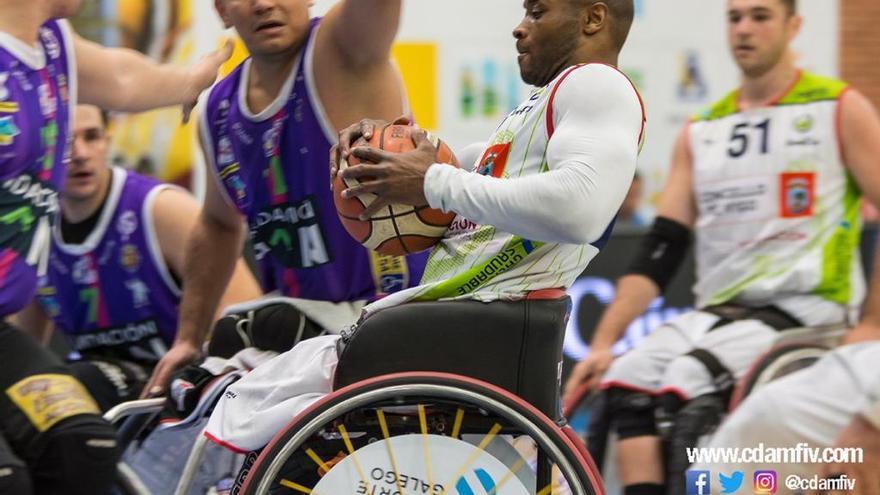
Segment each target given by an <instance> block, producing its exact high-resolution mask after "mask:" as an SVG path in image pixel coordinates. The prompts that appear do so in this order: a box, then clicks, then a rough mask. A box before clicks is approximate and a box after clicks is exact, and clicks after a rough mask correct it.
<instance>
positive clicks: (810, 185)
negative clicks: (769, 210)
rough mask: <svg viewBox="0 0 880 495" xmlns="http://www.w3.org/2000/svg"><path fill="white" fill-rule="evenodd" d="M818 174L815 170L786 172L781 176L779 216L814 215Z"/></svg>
mask: <svg viewBox="0 0 880 495" xmlns="http://www.w3.org/2000/svg"><path fill="white" fill-rule="evenodd" d="M815 186H816V174H815V173H813V172H786V173H783V174H781V175H780V176H779V216H781V217H782V218H798V217H809V216H812V215H813V200H814V197H815V194H816V187H815Z"/></svg>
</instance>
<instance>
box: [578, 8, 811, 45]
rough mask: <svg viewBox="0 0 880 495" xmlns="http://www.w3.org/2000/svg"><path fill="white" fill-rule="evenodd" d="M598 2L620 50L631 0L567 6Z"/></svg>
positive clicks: (629, 20)
mask: <svg viewBox="0 0 880 495" xmlns="http://www.w3.org/2000/svg"><path fill="white" fill-rule="evenodd" d="M792 1H794V0H792ZM598 2H602V3H604V4H605V5H606V6H608V13H609V14H610V17H611V18H612V25H611V29H612V31H613V32H612V36H613V38H614V44H615V46H616V47H617V49H618V50H620V49H622V48H623V45H624V43H626V38H627V36H629V29H630V27H632V22H633V17H634V16H635V8H634V7H633V0H569V4H570V5H571V6H572V7H575V8H578V9H582V8H584V7H589V6H591V5H593V4H595V3H598Z"/></svg>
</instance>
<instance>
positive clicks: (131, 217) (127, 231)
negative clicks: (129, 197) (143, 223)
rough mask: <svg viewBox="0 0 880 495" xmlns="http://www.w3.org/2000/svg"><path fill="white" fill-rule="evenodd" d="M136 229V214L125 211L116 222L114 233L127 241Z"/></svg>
mask: <svg viewBox="0 0 880 495" xmlns="http://www.w3.org/2000/svg"><path fill="white" fill-rule="evenodd" d="M137 228H138V219H137V214H135V212H133V211H131V210H125V211H124V212H122V214H121V215H119V218H118V219H117V220H116V231H117V232H119V235H121V236H122V238H123V239H128V238H129V236H131V235H132V234H134V232H135V231H136V230H137Z"/></svg>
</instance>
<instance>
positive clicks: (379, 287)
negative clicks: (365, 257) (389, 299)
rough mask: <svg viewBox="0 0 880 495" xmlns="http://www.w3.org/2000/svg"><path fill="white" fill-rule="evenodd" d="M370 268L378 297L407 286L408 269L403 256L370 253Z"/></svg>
mask: <svg viewBox="0 0 880 495" xmlns="http://www.w3.org/2000/svg"><path fill="white" fill-rule="evenodd" d="M370 268H371V269H372V272H373V282H374V283H375V284H376V293H377V294H379V295H384V294H391V293H393V292H397V291H399V290H401V289H404V288H406V286H407V285H408V284H409V267H408V266H407V264H406V258H404V257H403V256H384V255H381V254H379V253H377V252H375V251H370Z"/></svg>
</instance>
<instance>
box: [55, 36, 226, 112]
mask: <svg viewBox="0 0 880 495" xmlns="http://www.w3.org/2000/svg"><path fill="white" fill-rule="evenodd" d="M73 44H74V49H75V51H76V61H77V76H78V80H79V81H78V93H79V102H80V103H88V104H92V105H97V106H99V107H101V108H106V109H109V110H119V111H126V112H140V111H144V110H149V109H152V108H158V107H164V106H171V105H181V104H191V103H193V102H195V101H196V99H197V98H198V96H199V94H200V93H201V92H202V91H203V90H205V89H207V88H208V87H209V86H210V85H211V84H212V83H213V82H214V79H215V78H216V77H217V70H218V69H219V67H220V64H222V63H223V62H224V61H225V60H226V59H227V58H229V55H230V54H231V52H232V45H231V44H229V43H227V44H226V45H225V47H224V48H223V49H221V50H219V51H216V52H213V53H210V54H208V55H206V56H205V57H204V58H203V59H202V60H200V61H199V62H198V63H196V64H195V65H193V66H192V67H188V68H187V67H178V66H174V65H170V64H164V65H160V64H157V63H155V62H153V61H152V60H150V59H149V58H147V57H146V56H144V55H142V54H140V53H138V52H136V51H134V50H129V49H127V48H107V47H103V46H101V45H98V44H96V43H92V42H91V41H88V40H85V39H83V38H81V37H79V36H76V35H74V40H73Z"/></svg>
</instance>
